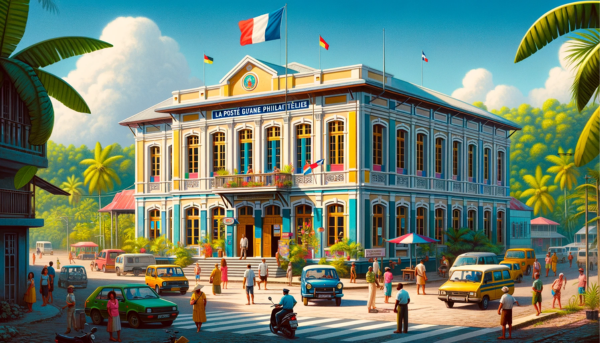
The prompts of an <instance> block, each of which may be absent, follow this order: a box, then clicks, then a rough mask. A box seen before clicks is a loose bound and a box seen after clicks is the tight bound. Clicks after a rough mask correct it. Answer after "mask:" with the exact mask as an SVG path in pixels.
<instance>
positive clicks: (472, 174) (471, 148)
mask: <svg viewBox="0 0 600 343" xmlns="http://www.w3.org/2000/svg"><path fill="white" fill-rule="evenodd" d="M475 159H476V156H475V145H469V159H468V161H467V162H468V166H467V169H468V172H469V176H468V177H469V182H475V181H476V179H475Z"/></svg>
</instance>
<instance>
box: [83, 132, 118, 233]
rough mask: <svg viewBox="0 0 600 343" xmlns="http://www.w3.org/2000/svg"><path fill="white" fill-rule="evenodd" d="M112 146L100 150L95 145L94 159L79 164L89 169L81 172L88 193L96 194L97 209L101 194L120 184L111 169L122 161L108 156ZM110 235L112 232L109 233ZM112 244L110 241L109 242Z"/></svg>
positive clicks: (116, 157) (98, 145) (100, 146)
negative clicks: (115, 184)
mask: <svg viewBox="0 0 600 343" xmlns="http://www.w3.org/2000/svg"><path fill="white" fill-rule="evenodd" d="M113 148H114V145H109V146H107V147H106V148H104V149H102V145H101V144H100V142H97V143H96V149H95V151H94V158H88V159H85V160H83V161H81V162H80V163H81V164H85V165H88V166H89V167H88V168H87V169H86V170H85V171H84V172H83V176H84V178H85V179H84V180H83V183H84V184H85V185H88V184H89V193H90V194H92V193H98V206H99V207H98V208H102V199H101V197H100V195H101V193H102V192H108V191H110V190H112V189H113V188H114V183H115V182H116V183H117V184H119V185H120V184H121V179H120V178H119V175H117V173H116V172H115V170H114V169H113V168H112V166H113V164H114V163H115V162H117V161H118V160H120V159H122V158H123V156H122V155H117V156H110V153H111V151H112V150H113ZM100 228H102V216H100ZM111 235H112V232H111ZM111 243H112V240H111Z"/></svg>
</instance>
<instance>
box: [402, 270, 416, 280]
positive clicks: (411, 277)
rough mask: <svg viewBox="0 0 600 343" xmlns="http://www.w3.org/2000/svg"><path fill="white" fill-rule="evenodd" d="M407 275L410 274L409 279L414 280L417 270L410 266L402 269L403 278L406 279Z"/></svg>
mask: <svg viewBox="0 0 600 343" xmlns="http://www.w3.org/2000/svg"><path fill="white" fill-rule="evenodd" d="M407 276H408V279H409V280H414V279H415V270H414V269H410V268H405V269H402V279H404V280H406V277H407Z"/></svg>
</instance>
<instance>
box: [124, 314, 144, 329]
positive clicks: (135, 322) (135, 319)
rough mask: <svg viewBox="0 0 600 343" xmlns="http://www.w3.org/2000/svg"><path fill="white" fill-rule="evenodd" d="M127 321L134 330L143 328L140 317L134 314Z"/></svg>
mask: <svg viewBox="0 0 600 343" xmlns="http://www.w3.org/2000/svg"><path fill="white" fill-rule="evenodd" d="M127 321H128V322H129V325H130V326H131V327H132V328H134V329H139V328H140V327H141V326H142V321H141V320H140V316H139V315H138V314H137V313H135V312H133V313H131V314H130V315H129V317H127Z"/></svg>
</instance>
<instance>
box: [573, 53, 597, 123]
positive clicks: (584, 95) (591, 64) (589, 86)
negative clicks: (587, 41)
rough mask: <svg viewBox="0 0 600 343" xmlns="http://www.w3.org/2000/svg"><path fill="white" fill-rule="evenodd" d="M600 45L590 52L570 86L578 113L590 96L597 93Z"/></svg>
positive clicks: (582, 61)
mask: <svg viewBox="0 0 600 343" xmlns="http://www.w3.org/2000/svg"><path fill="white" fill-rule="evenodd" d="M599 67H600V43H598V44H596V46H595V47H594V48H593V49H592V51H590V52H589V53H588V54H587V55H586V56H585V58H584V59H583V60H581V63H580V64H579V68H578V69H577V74H576V75H575V79H574V80H573V85H572V86H571V92H572V94H573V98H574V99H575V101H576V102H577V109H579V112H581V111H582V110H583V108H584V107H585V106H586V105H587V103H588V102H589V101H590V99H591V98H592V96H593V95H594V94H595V93H596V92H597V91H598V85H599V83H600V80H599V77H598V75H599V74H600V68H599Z"/></svg>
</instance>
